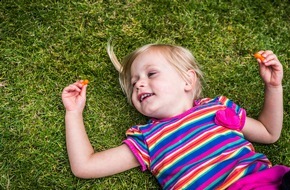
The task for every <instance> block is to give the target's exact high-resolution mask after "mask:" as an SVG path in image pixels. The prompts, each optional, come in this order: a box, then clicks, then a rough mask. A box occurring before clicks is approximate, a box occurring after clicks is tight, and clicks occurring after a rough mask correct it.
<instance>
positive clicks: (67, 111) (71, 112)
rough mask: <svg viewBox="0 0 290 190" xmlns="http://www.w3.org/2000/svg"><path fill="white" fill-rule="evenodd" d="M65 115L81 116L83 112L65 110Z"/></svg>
mask: <svg viewBox="0 0 290 190" xmlns="http://www.w3.org/2000/svg"><path fill="white" fill-rule="evenodd" d="M65 115H66V116H82V115H83V112H82V111H79V110H66V112H65Z"/></svg>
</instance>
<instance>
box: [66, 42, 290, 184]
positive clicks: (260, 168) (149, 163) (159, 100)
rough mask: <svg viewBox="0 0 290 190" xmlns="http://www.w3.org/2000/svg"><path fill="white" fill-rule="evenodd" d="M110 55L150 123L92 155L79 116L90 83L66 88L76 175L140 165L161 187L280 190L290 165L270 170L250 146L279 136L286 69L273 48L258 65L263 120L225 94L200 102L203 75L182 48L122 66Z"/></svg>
mask: <svg viewBox="0 0 290 190" xmlns="http://www.w3.org/2000/svg"><path fill="white" fill-rule="evenodd" d="M108 53H109V55H110V58H111V60H112V62H113V63H114V66H115V67H116V69H117V70H118V71H119V72H120V83H121V86H122V88H123V90H124V92H125V94H126V95H127V98H128V100H129V102H130V103H131V104H132V105H133V106H134V107H135V108H136V109H137V110H138V111H139V112H140V113H141V114H143V115H145V116H147V117H149V118H150V120H149V122H148V123H147V124H144V125H136V126H133V127H131V128H130V129H129V130H128V131H127V132H126V135H127V139H126V140H124V143H123V144H122V145H120V146H118V147H116V148H112V149H109V150H106V151H102V152H94V149H93V147H92V145H91V143H90V141H89V139H88V136H87V134H86V131H85V127H84V123H83V116H82V113H83V109H84V107H85V102H86V89H87V85H83V84H82V81H77V82H75V83H74V84H71V85H69V86H68V87H66V88H64V90H63V93H62V100H63V104H64V106H65V109H66V115H65V124H66V141H67V151H68V156H69V160H70V165H71V169H72V172H73V173H74V175H76V176H77V177H80V178H100V177H105V176H110V175H113V174H116V173H120V172H123V171H125V170H129V169H131V168H134V167H137V166H141V168H142V170H143V171H144V170H146V169H148V170H150V171H151V173H152V174H153V175H154V176H155V177H156V178H157V180H158V181H159V183H160V185H161V186H162V188H163V189H226V188H228V189H243V188H244V189H251V188H254V189H257V188H258V187H261V184H263V189H264V188H265V187H268V188H272V189H278V188H279V186H280V185H281V183H282V178H283V175H284V174H286V173H287V172H288V171H289V170H290V168H288V167H285V166H274V167H272V166H271V163H270V161H269V160H268V159H267V157H266V156H265V155H263V154H260V153H256V152H255V151H254V148H253V146H252V144H251V143H250V142H249V141H252V142H259V143H266V144H267V143H274V142H275V141H277V140H278V139H279V136H280V133H281V129H282V122H283V97H282V96H283V92H282V78H283V68H282V65H281V63H280V62H279V60H278V59H277V57H276V55H275V54H273V52H272V51H260V52H259V54H261V55H262V57H263V58H264V59H263V61H261V60H260V59H258V63H259V68H260V75H261V77H262V79H263V81H264V83H265V99H264V105H263V108H262V111H261V113H260V115H259V118H258V120H256V119H252V118H250V117H248V116H247V115H246V111H245V110H244V109H243V108H241V107H240V106H239V105H237V104H235V103H234V102H233V101H231V100H229V99H228V98H226V97H224V96H220V97H215V98H213V99H211V98H201V97H200V96H201V89H202V85H201V80H202V72H201V71H200V69H199V67H198V65H197V63H196V61H195V59H194V57H193V55H192V54H191V53H190V52H189V51H188V50H187V49H185V48H183V47H179V46H172V45H158V44H150V45H145V46H143V47H141V48H139V49H137V50H136V51H134V52H133V53H131V54H129V55H128V56H127V57H126V58H125V59H124V61H123V64H122V65H121V64H120V63H119V62H118V60H117V58H116V56H115V54H114V52H113V50H112V48H111V47H110V46H109V48H108ZM286 177H287V176H286V175H285V177H284V179H283V180H284V181H285V182H284V184H283V186H285V187H286V186H287V183H286V182H287V181H288V180H287V179H286ZM249 181H250V183H249ZM288 183H289V181H288ZM288 185H289V184H288ZM281 187H282V186H281Z"/></svg>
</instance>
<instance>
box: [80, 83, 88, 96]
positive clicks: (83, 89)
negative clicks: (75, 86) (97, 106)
mask: <svg viewBox="0 0 290 190" xmlns="http://www.w3.org/2000/svg"><path fill="white" fill-rule="evenodd" d="M87 87H88V85H84V86H82V90H81V96H82V97H86V94H87Z"/></svg>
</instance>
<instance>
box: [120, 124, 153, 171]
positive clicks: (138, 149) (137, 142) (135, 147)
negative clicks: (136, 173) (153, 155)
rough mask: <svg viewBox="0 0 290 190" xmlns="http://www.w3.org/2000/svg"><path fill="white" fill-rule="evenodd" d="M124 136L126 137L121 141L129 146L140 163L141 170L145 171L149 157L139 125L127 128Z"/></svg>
mask: <svg viewBox="0 0 290 190" xmlns="http://www.w3.org/2000/svg"><path fill="white" fill-rule="evenodd" d="M126 136H127V139H126V140H124V141H123V143H125V144H126V145H127V146H128V147H129V148H130V150H131V151H132V152H133V154H134V155H135V157H136V158H137V160H138V162H139V163H140V165H141V169H142V171H145V170H146V169H147V168H148V167H149V161H150V157H149V152H148V146H147V143H146V141H145V138H144V136H143V134H142V131H141V130H140V129H139V126H134V127H131V128H130V129H128V130H127V132H126Z"/></svg>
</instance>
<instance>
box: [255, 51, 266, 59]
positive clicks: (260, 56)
mask: <svg viewBox="0 0 290 190" xmlns="http://www.w3.org/2000/svg"><path fill="white" fill-rule="evenodd" d="M254 57H255V58H256V59H260V60H261V61H264V60H265V57H263V56H262V55H261V54H259V53H255V54H254Z"/></svg>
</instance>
